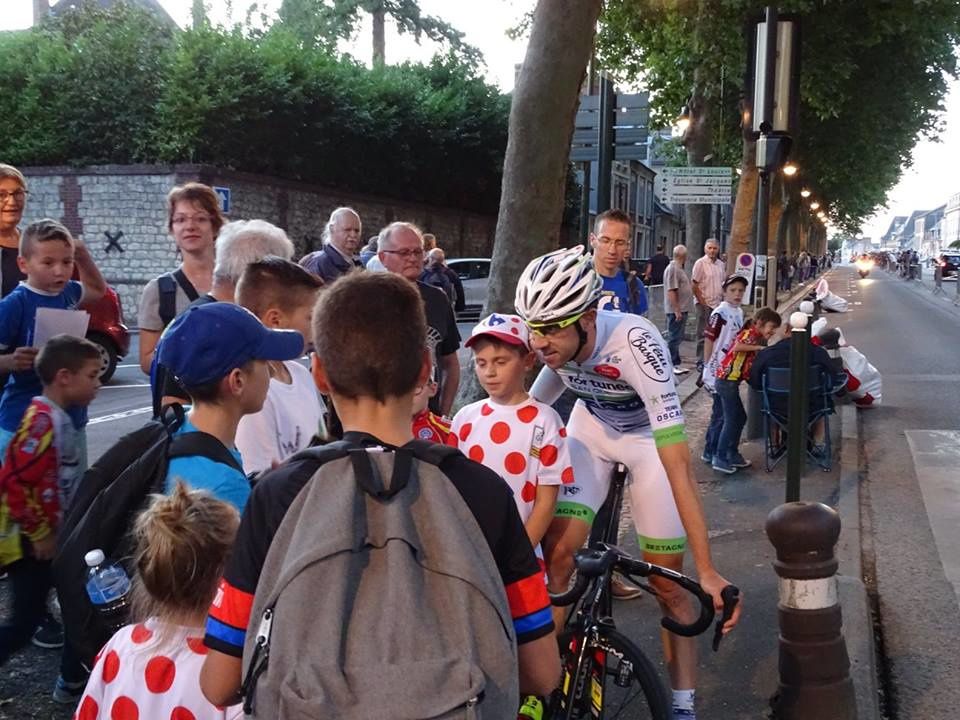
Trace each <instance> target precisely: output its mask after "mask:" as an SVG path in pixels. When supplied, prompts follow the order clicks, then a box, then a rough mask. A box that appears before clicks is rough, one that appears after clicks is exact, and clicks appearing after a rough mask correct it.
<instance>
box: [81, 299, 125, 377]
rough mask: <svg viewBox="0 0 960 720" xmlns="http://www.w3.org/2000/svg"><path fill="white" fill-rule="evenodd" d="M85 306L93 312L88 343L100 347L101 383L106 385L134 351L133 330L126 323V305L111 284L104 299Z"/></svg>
mask: <svg viewBox="0 0 960 720" xmlns="http://www.w3.org/2000/svg"><path fill="white" fill-rule="evenodd" d="M81 307H82V308H83V309H84V310H86V311H87V312H88V313H90V324H89V326H87V340H89V341H90V342H92V343H93V344H94V345H96V346H97V347H98V348H100V359H101V365H100V382H101V383H104V384H106V383H108V382H109V381H110V378H112V377H113V373H114V372H115V371H116V369H117V363H118V362H119V361H120V360H122V359H123V357H124V356H126V354H127V353H128V352H130V331H129V330H128V329H127V326H126V325H124V324H123V305H122V304H121V303H120V296H119V295H118V294H117V291H116V290H114V289H113V288H112V287H110V286H109V285H108V286H107V291H106V292H105V293H104V294H103V297H102V298H100V299H99V300H97V301H96V302H88V303H84V304H83V305H81Z"/></svg>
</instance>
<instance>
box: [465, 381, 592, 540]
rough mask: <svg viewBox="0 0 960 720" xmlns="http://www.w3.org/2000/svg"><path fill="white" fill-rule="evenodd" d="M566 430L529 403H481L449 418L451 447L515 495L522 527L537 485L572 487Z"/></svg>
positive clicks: (553, 416)
mask: <svg viewBox="0 0 960 720" xmlns="http://www.w3.org/2000/svg"><path fill="white" fill-rule="evenodd" d="M566 436H567V431H566V430H565V429H564V427H563V421H562V420H561V419H560V416H559V415H557V412H556V411H555V410H554V409H553V408H552V407H550V406H549V405H545V404H543V403H541V402H538V401H537V400H534V399H533V398H529V399H527V400H525V401H524V402H522V403H520V404H519V405H500V404H498V403H495V402H493V401H492V400H489V399H488V400H480V401H479V402H475V403H473V404H471V405H467V406H466V407H465V408H463V409H462V410H460V412H458V413H457V415H456V417H454V418H453V427H452V432H451V433H450V444H451V445H454V446H455V447H459V448H460V449H461V450H462V451H463V453H464V454H465V455H466V456H467V457H469V458H470V459H471V460H475V461H477V462H478V463H481V464H482V465H486V466H487V467H488V468H490V469H491V470H493V471H494V472H496V473H497V474H499V475H500V476H501V477H503V479H504V480H506V481H507V484H508V485H509V486H510V488H511V489H512V490H513V499H514V501H515V502H516V503H517V510H519V511H520V519H521V520H523V522H524V523H526V522H527V519H528V518H529V517H530V513H531V512H532V511H533V503H534V500H536V497H537V485H569V484H571V483H573V465H572V463H571V462H570V451H569V450H568V449H567V442H566Z"/></svg>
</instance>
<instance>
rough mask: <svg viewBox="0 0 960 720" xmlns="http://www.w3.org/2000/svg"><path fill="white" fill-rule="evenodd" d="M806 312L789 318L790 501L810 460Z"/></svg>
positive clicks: (798, 487) (788, 456)
mask: <svg viewBox="0 0 960 720" xmlns="http://www.w3.org/2000/svg"><path fill="white" fill-rule="evenodd" d="M808 321H809V317H808V316H807V314H806V313H803V312H799V311H798V312H795V313H793V314H792V315H791V316H790V328H791V331H790V399H789V405H788V406H787V410H788V411H787V498H786V501H787V502H794V501H795V500H799V499H800V479H801V478H802V477H803V469H804V467H805V465H806V461H807V417H808V416H809V407H810V398H809V397H808V392H807V366H808V365H809V364H810V361H809V358H810V331H809V329H808V327H807V323H808Z"/></svg>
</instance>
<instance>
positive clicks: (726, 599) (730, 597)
mask: <svg viewBox="0 0 960 720" xmlns="http://www.w3.org/2000/svg"><path fill="white" fill-rule="evenodd" d="M720 597H721V598H722V599H723V613H722V614H721V616H720V619H719V620H717V625H716V627H715V628H714V629H713V651H714V652H717V650H719V649H720V641H721V640H723V626H724V625H725V624H726V623H727V620H729V619H730V618H731V616H732V615H733V611H734V610H735V609H736V607H737V603H738V602H740V588H738V587H737V586H736V585H727V586H726V587H725V588H724V589H723V590H721V591H720Z"/></svg>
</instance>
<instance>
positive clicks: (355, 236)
mask: <svg viewBox="0 0 960 720" xmlns="http://www.w3.org/2000/svg"><path fill="white" fill-rule="evenodd" d="M362 230H363V226H362V225H361V223H360V216H359V215H358V214H357V211H356V210H354V209H353V208H349V207H338V208H337V209H336V210H334V211H333V212H332V213H330V219H329V220H328V221H327V224H326V227H324V229H323V248H322V249H320V250H316V251H315V252H312V253H309V254H307V255H304V256H303V257H302V258H300V265H301V267H303V268H306V269H307V270H309V271H310V272H312V273H313V274H314V275H317V276H319V277H320V278H321V279H322V280H323V281H324V282H325V283H331V282H333V281H334V280H336V279H337V278H338V277H340V276H341V275H344V274H345V273H348V272H350V271H351V270H353V268H355V267H363V265H361V264H360V261H359V260H358V259H357V257H356V256H357V253H358V252H359V251H360V233H361V231H362Z"/></svg>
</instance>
